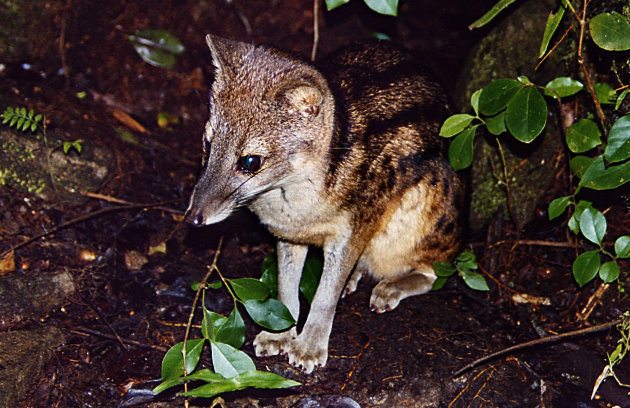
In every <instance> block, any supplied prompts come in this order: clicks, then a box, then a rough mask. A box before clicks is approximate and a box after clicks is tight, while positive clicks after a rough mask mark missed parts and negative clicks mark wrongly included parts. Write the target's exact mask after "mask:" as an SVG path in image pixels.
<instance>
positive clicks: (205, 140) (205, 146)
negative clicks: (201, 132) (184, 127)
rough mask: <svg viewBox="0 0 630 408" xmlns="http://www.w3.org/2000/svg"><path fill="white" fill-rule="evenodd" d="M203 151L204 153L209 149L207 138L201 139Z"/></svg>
mask: <svg viewBox="0 0 630 408" xmlns="http://www.w3.org/2000/svg"><path fill="white" fill-rule="evenodd" d="M203 151H204V152H206V153H208V152H209V151H210V141H209V140H208V139H204V141H203Z"/></svg>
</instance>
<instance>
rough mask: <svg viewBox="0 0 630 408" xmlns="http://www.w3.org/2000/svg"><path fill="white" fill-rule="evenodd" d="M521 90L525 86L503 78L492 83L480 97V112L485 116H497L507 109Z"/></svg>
mask: <svg viewBox="0 0 630 408" xmlns="http://www.w3.org/2000/svg"><path fill="white" fill-rule="evenodd" d="M521 88H523V84H522V83H520V82H519V81H516V80H514V79H508V78H501V79H497V80H495V81H492V82H491V83H490V84H488V86H486V87H485V88H484V89H483V91H481V95H479V110H480V111H481V113H483V114H484V115H488V116H491V115H495V114H496V113H498V112H499V111H500V110H502V109H504V108H506V107H507V105H508V103H509V102H510V100H511V99H512V98H513V97H514V95H516V94H517V92H518V91H519V90H520V89H521Z"/></svg>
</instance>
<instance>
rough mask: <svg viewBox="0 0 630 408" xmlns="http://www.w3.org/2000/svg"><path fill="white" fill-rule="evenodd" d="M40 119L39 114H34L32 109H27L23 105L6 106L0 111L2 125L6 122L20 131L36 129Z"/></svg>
mask: <svg viewBox="0 0 630 408" xmlns="http://www.w3.org/2000/svg"><path fill="white" fill-rule="evenodd" d="M41 120H42V115H41V114H37V115H36V114H35V112H34V111H33V109H30V110H29V111H27V110H26V108H24V107H12V106H8V107H7V108H6V109H5V110H4V112H3V113H2V124H3V125H5V124H8V125H9V127H15V128H16V129H18V130H21V131H22V132H26V131H27V130H30V131H31V132H34V131H36V130H37V126H38V125H39V122H40V121H41Z"/></svg>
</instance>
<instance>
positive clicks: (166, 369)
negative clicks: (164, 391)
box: [162, 339, 205, 381]
mask: <svg viewBox="0 0 630 408" xmlns="http://www.w3.org/2000/svg"><path fill="white" fill-rule="evenodd" d="M204 341H205V339H194V340H188V341H187V342H186V372H187V373H191V372H192V371H193V370H194V369H195V367H197V363H198V362H199V358H200V356H201V350H202V349H203V343H204ZM183 347H184V342H183V341H182V342H181V343H177V344H175V345H174V346H173V347H171V348H170V349H169V350H168V351H167V352H166V354H165V355H164V359H162V381H164V380H168V379H171V378H177V377H180V376H182V375H184V358H183V355H182V348H183Z"/></svg>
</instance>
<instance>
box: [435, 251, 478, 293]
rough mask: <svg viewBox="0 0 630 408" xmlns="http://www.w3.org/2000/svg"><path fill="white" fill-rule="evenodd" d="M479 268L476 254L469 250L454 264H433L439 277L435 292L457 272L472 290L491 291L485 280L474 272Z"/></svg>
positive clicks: (460, 255) (436, 281) (461, 254)
mask: <svg viewBox="0 0 630 408" xmlns="http://www.w3.org/2000/svg"><path fill="white" fill-rule="evenodd" d="M477 268H478V265H477V260H476V258H475V254H474V253H473V252H472V251H471V250H468V249H466V250H463V251H462V252H461V253H460V254H459V255H458V256H457V258H455V260H454V261H453V262H433V270H434V271H435V274H436V275H437V279H436V280H435V282H433V290H437V289H440V288H442V287H443V286H444V284H445V283H446V280H447V279H448V278H449V277H451V276H453V275H454V274H455V272H457V273H458V274H459V276H461V278H462V279H463V280H464V282H465V283H466V285H468V287H470V288H471V289H475V290H482V291H487V290H490V288H488V284H487V283H486V280H485V278H484V277H483V276H482V275H481V274H480V273H478V272H474V271H475V270H476V269H477Z"/></svg>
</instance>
